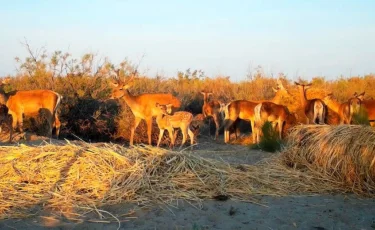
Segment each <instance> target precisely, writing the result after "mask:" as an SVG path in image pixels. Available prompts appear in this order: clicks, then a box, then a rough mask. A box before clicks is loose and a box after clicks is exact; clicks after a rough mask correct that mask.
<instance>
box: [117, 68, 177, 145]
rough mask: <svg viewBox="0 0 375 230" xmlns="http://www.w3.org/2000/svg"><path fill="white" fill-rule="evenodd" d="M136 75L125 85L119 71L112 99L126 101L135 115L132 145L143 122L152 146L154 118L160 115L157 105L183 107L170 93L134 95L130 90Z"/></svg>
mask: <svg viewBox="0 0 375 230" xmlns="http://www.w3.org/2000/svg"><path fill="white" fill-rule="evenodd" d="M134 75H135V73H134V74H132V76H131V78H130V79H129V80H128V81H127V82H126V83H125V82H123V81H121V80H120V75H119V70H117V71H116V76H115V78H114V80H115V82H113V83H112V84H113V86H114V88H113V91H112V95H111V97H110V98H111V99H120V98H122V99H123V100H125V102H126V104H127V105H128V106H129V107H130V110H131V111H132V113H133V115H134V123H133V125H132V127H131V129H130V145H133V138H134V131H135V129H136V128H137V127H138V125H139V123H140V122H141V120H145V121H146V124H147V136H148V144H149V145H151V128H152V118H153V117H156V115H158V108H157V107H155V104H156V103H161V104H172V106H173V109H178V108H180V106H181V102H180V100H179V99H177V98H176V97H174V96H172V94H170V93H144V94H140V95H137V96H135V95H132V94H131V93H130V92H129V90H128V89H129V88H130V87H131V86H132V84H133V83H134Z"/></svg>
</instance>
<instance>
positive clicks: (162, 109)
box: [155, 102, 173, 115]
mask: <svg viewBox="0 0 375 230" xmlns="http://www.w3.org/2000/svg"><path fill="white" fill-rule="evenodd" d="M155 106H156V107H157V108H158V109H159V110H160V113H162V114H164V115H168V114H171V113H172V106H173V105H172V104H166V105H161V104H159V103H158V102H157V103H156V104H155Z"/></svg>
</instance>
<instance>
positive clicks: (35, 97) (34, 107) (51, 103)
mask: <svg viewBox="0 0 375 230" xmlns="http://www.w3.org/2000/svg"><path fill="white" fill-rule="evenodd" d="M9 81H10V78H6V79H4V80H2V81H1V82H0V87H1V86H4V85H7V84H9ZM62 98H63V97H62V96H61V95H60V94H58V93H56V92H54V91H52V90H44V89H43V90H16V91H12V92H9V93H5V92H4V89H3V87H1V88H0V104H3V105H5V106H6V107H7V108H8V114H9V115H11V117H12V129H14V130H16V129H17V127H18V128H19V130H20V133H21V135H22V136H23V135H24V132H23V116H37V115H38V114H39V113H40V112H41V111H45V112H46V117H47V121H48V125H49V133H48V135H49V137H51V138H52V131H53V128H55V129H56V133H55V134H56V137H57V138H58V137H59V134H60V126H61V122H60V120H59V118H58V115H57V109H58V107H59V105H60V103H61V100H62Z"/></svg>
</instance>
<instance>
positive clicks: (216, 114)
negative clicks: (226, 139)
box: [201, 91, 224, 140]
mask: <svg viewBox="0 0 375 230" xmlns="http://www.w3.org/2000/svg"><path fill="white" fill-rule="evenodd" d="M201 94H203V106H202V114H203V116H204V117H205V118H211V117H212V118H213V119H214V122H215V126H216V131H215V138H214V140H216V139H217V137H218V136H219V127H220V118H222V116H221V114H222V110H223V107H224V105H223V103H221V102H220V101H216V100H211V101H209V100H208V97H209V96H210V95H212V93H208V92H205V91H202V92H201Z"/></svg>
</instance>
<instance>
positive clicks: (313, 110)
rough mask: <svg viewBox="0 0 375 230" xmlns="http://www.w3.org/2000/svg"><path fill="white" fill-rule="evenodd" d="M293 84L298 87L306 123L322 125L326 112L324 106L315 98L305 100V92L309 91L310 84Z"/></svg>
mask: <svg viewBox="0 0 375 230" xmlns="http://www.w3.org/2000/svg"><path fill="white" fill-rule="evenodd" d="M294 84H295V85H297V86H298V89H299V92H300V99H301V105H302V109H303V110H304V113H305V115H306V117H307V123H308V124H317V123H316V122H317V121H318V123H319V124H324V123H325V119H326V112H327V110H326V105H325V104H324V102H323V101H322V100H321V99H318V98H315V99H311V100H307V97H306V90H307V89H309V88H310V86H311V85H312V84H311V83H310V84H307V85H304V84H301V83H298V82H294Z"/></svg>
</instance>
